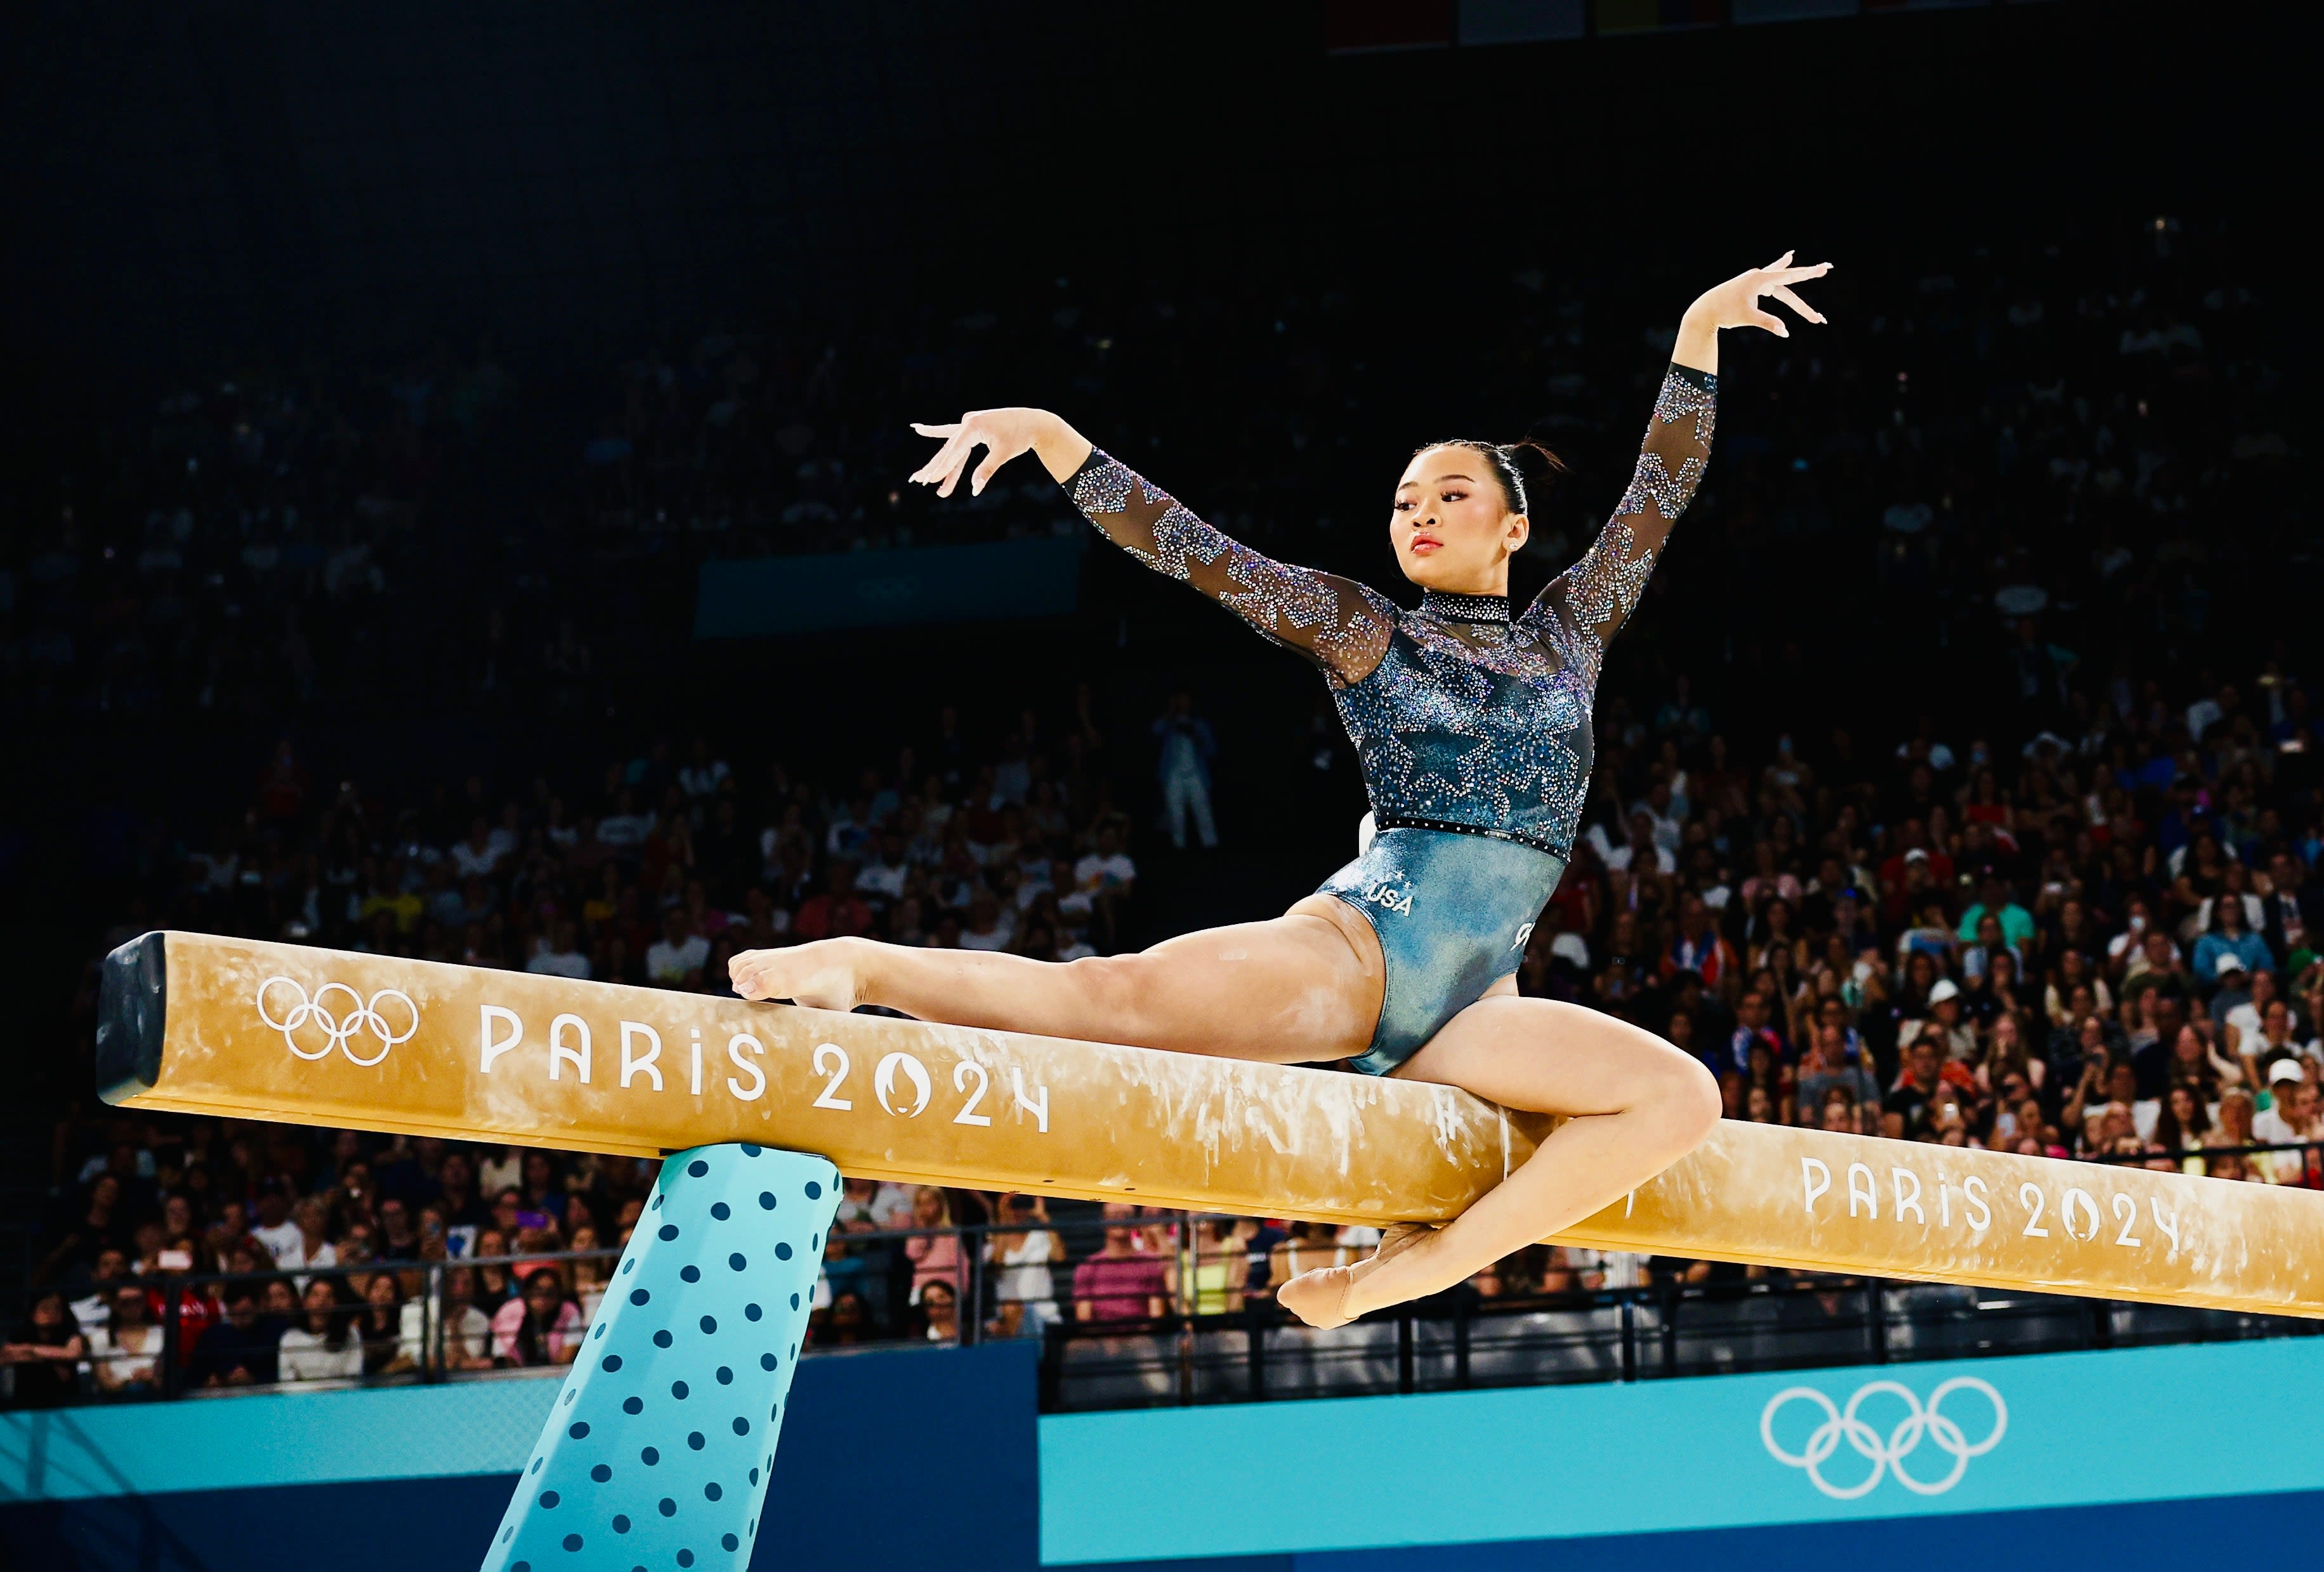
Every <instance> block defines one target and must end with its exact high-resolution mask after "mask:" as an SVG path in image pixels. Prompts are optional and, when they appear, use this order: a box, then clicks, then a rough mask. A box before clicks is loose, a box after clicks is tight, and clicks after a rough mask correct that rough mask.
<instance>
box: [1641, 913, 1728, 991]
mask: <svg viewBox="0 0 2324 1572" xmlns="http://www.w3.org/2000/svg"><path fill="white" fill-rule="evenodd" d="M1736 964H1737V963H1736V959H1735V947H1734V946H1733V945H1731V944H1729V943H1728V942H1727V938H1726V936H1725V935H1724V934H1722V933H1720V931H1719V929H1717V928H1716V927H1714V926H1713V925H1712V923H1711V907H1710V905H1709V903H1708V902H1705V901H1704V900H1703V898H1702V897H1701V896H1700V895H1695V894H1689V895H1688V896H1687V897H1686V899H1685V900H1684V901H1683V902H1681V903H1680V906H1679V909H1678V937H1677V938H1675V939H1672V940H1671V943H1670V948H1668V949H1666V950H1665V951H1664V952H1663V959H1662V966H1661V967H1660V968H1659V969H1660V970H1661V972H1662V976H1663V981H1664V982H1665V983H1667V982H1669V981H1670V980H1671V979H1672V978H1674V977H1675V976H1678V975H1679V974H1680V973H1681V972H1693V973H1695V974H1696V975H1697V976H1701V978H1702V985H1703V986H1704V987H1706V988H1709V989H1711V991H1712V992H1713V993H1716V992H1718V990H1719V988H1720V985H1722V984H1724V983H1725V982H1726V981H1727V979H1728V978H1729V977H1731V976H1734V975H1735V968H1736Z"/></svg>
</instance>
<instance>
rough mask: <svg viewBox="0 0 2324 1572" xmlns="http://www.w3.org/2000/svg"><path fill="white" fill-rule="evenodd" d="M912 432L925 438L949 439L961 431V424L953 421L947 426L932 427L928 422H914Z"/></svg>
mask: <svg viewBox="0 0 2324 1572" xmlns="http://www.w3.org/2000/svg"><path fill="white" fill-rule="evenodd" d="M912 430H915V431H918V433H919V434H920V435H921V436H923V437H949V436H951V435H952V434H953V433H954V431H957V430H960V422H959V421H950V422H948V423H947V424H945V425H941V426H932V425H930V424H928V423H927V421H913V422H912Z"/></svg>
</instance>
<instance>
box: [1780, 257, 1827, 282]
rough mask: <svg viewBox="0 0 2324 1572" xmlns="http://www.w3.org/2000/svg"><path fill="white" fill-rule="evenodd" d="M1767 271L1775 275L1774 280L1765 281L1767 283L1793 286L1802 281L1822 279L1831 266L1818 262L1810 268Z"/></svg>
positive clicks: (1786, 268) (1784, 268) (1782, 268)
mask: <svg viewBox="0 0 2324 1572" xmlns="http://www.w3.org/2000/svg"><path fill="white" fill-rule="evenodd" d="M1767 271H1768V272H1770V273H1774V274H1775V277H1774V278H1772V279H1770V280H1768V281H1767V282H1769V283H1776V284H1795V283H1798V282H1800V281H1801V280H1802V279H1811V278H1821V277H1823V275H1824V274H1826V273H1830V272H1831V264H1830V263H1828V262H1819V263H1817V264H1815V265H1814V266H1812V267H1777V268H1770V269H1768V270H1767Z"/></svg>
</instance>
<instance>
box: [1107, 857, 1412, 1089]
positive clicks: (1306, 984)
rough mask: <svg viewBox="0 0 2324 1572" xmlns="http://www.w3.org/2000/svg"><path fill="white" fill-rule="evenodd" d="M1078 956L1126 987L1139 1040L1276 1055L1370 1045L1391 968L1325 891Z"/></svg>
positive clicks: (1345, 1052) (1289, 1058) (1328, 1055)
mask: <svg viewBox="0 0 2324 1572" xmlns="http://www.w3.org/2000/svg"><path fill="white" fill-rule="evenodd" d="M1073 964H1074V966H1084V967H1092V968H1097V969H1100V970H1101V971H1102V972H1103V973H1104V974H1105V975H1106V977H1107V984H1106V985H1107V986H1108V987H1109V988H1110V989H1116V990H1119V992H1118V994H1117V997H1118V999H1119V1001H1120V1013H1122V1015H1123V1016H1124V1018H1125V1024H1126V1027H1127V1029H1128V1030H1127V1031H1125V1036H1126V1037H1128V1040H1130V1041H1133V1042H1135V1043H1136V1044H1138V1045H1139V1046H1141V1047H1147V1048H1159V1049H1167V1050H1172V1051H1174V1052H1178V1053H1203V1054H1213V1055H1216V1056H1218V1057H1221V1058H1225V1059H1263V1060H1266V1061H1268V1062H1269V1063H1274V1064H1302V1063H1309V1062H1313V1061H1316V1060H1322V1059H1345V1058H1348V1057H1350V1056H1351V1055H1353V1054H1359V1053H1361V1052H1363V1051H1364V1050H1365V1048H1366V1047H1367V1046H1368V1045H1369V1043H1370V1041H1371V1036H1372V1028H1373V1027H1374V1026H1375V1025H1377V1024H1378V1022H1379V1010H1380V998H1381V991H1382V987H1383V985H1384V984H1383V979H1384V976H1385V972H1384V969H1383V966H1382V963H1381V959H1380V949H1379V938H1378V937H1377V936H1376V935H1374V934H1373V932H1372V930H1371V926H1370V924H1369V923H1367V922H1366V921H1364V920H1363V918H1362V917H1361V916H1360V915H1359V914H1358V913H1356V912H1355V911H1353V910H1352V909H1351V908H1349V907H1348V906H1346V905H1345V903H1344V902H1341V901H1339V900H1337V899H1336V898H1334V897H1333V896H1329V895H1311V896H1308V897H1307V898H1306V899H1305V900H1303V901H1301V902H1299V903H1298V904H1297V905H1296V906H1294V907H1292V909H1291V910H1290V911H1287V912H1286V913H1285V914H1284V915H1283V916H1281V917H1277V918H1272V919H1269V920H1267V921H1264V922H1238V923H1234V924H1231V926H1228V927H1225V928H1210V929H1203V930H1201V931H1199V932H1196V933H1186V934H1180V935H1179V936H1178V937H1177V938H1176V939H1165V940H1163V941H1162V942H1161V943H1160V944H1157V945H1156V946H1154V947H1153V948H1150V949H1147V950H1142V951H1140V952H1139V953H1138V954H1136V955H1130V956H1112V957H1103V958H1102V959H1100V958H1095V957H1093V958H1092V959H1090V960H1081V961H1075V962H1074V963H1073ZM1131 1032H1134V1033H1135V1035H1134V1036H1133V1035H1130V1033H1131Z"/></svg>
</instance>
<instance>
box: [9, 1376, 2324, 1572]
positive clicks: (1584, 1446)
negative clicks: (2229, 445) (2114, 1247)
mask: <svg viewBox="0 0 2324 1572" xmlns="http://www.w3.org/2000/svg"><path fill="white" fill-rule="evenodd" d="M1036 1360H1037V1349H1035V1348H1034V1347H1032V1346H1030V1345H1023V1344H1001V1345H988V1346H986V1347H983V1348H978V1349H972V1350H968V1351H966V1352H951V1351H922V1350H907V1351H896V1352H881V1353H871V1354H862V1355H844V1356H837V1357H825V1358H818V1359H810V1360H808V1361H807V1362H806V1363H805V1364H803V1365H802V1366H801V1367H800V1371H799V1374H798V1383H797V1385H796V1386H795V1387H794V1388H793V1390H792V1396H791V1407H790V1413H789V1418H788V1422H787V1424H786V1427H785V1432H784V1436H783V1439H782V1445H781V1447H780V1448H779V1451H778V1452H777V1455H776V1466H775V1478H774V1482H773V1486H772V1488H771V1489H770V1492H769V1494H768V1503H767V1511H768V1514H769V1518H770V1531H769V1532H767V1533H765V1534H763V1535H762V1536H761V1545H760V1549H759V1553H758V1555H757V1556H756V1557H755V1558H753V1565H754V1566H757V1567H769V1568H771V1567H776V1566H785V1567H801V1566H813V1567H838V1568H865V1569H870V1568H879V1569H881V1572H885V1569H887V1568H890V1567H893V1568H908V1569H911V1572H923V1569H925V1572H1003V1569H1006V1572H1032V1569H1033V1568H1034V1567H1037V1566H1040V1565H1044V1564H1047V1565H1051V1566H1058V1565H1074V1566H1080V1567H1090V1568H1102V1569H1103V1572H1133V1569H1134V1572H1536V1569H1547V1568H1553V1567H1554V1568H1560V1569H1563V1568H1568V1567H1583V1566H1585V1565H1586V1566H1589V1567H1593V1568H1617V1567H1618V1568H1619V1569H1620V1572H1661V1569H1663V1568H1670V1569H1671V1572H1678V1569H1679V1568H1680V1567H1686V1568H1688V1569H1689V1572H1699V1569H1700V1568H1701V1567H1704V1566H1706V1565H1718V1564H1721V1563H1723V1562H1724V1561H1726V1560H1728V1559H1729V1558H1741V1557H1748V1558H1753V1560H1754V1561H1755V1562H1756V1561H1757V1560H1759V1559H1761V1558H1768V1559H1772V1560H1774V1561H1775V1562H1776V1563H1777V1564H1781V1565H1788V1566H1793V1567H1810V1566H1815V1565H1819V1564H1822V1563H1826V1562H1829V1563H1832V1564H1839V1565H1851V1566H1852V1565H1867V1564H1877V1565H1878V1566H1879V1567H1880V1568H1881V1572H1922V1569H1923V1568H1925V1569H1927V1572H1940V1569H1942V1572H1960V1568H1961V1567H1964V1566H1974V1567H1978V1568H1979V1569H1980V1572H1990V1569H1991V1568H1995V1567H2003V1568H2013V1567H2028V1568H2032V1567H2041V1568H2043V1572H2054V1569H2055V1568H2057V1567H2063V1566H2101V1567H2107V1566H2111V1567H2148V1566H2168V1567H2171V1568H2172V1572H2190V1569H2199V1568H2208V1567H2227V1566H2229V1565H2233V1566H2235V1567H2237V1568H2238V1569H2239V1572H2240V1569H2242V1568H2246V1567H2248V1566H2249V1565H2250V1562H2251V1558H2252V1556H2253V1554H2254V1553H2255V1547H2259V1548H2262V1549H2263V1553H2264V1547H2265V1546H2267V1545H2270V1544H2274V1545H2277V1546H2279V1547H2280V1548H2287V1549H2289V1548H2292V1547H2294V1546H2295V1545H2296V1544H2301V1543H2305V1540H2301V1539H2300V1538H2299V1536H2298V1534H2297V1533H2296V1532H2293V1531H2292V1530H2291V1528H2290V1526H2289V1525H2293V1524H2298V1523H2302V1522H2310V1523H2312V1522H2313V1521H2316V1516H2315V1514H2316V1513H2317V1512H2319V1511H2324V1447H2316V1446H2313V1445H2310V1442H2309V1439H2308V1437H2309V1431H2310V1430H2312V1429H2313V1428H2314V1427H2313V1425H2312V1424H2310V1423H2309V1422H2308V1420H2307V1419H2305V1417H2304V1410H2301V1407H2300V1401H2301V1398H2303V1397H2305V1396H2309V1395H2312V1394H2314V1393H2316V1392H2319V1391H2324V1339H2316V1338H2301V1339H2285V1340H2281V1341H2275V1342H2264V1343H2240V1344H2218V1345H2208V1346H2192V1347H2174V1348H2153V1349H2142V1350H2131V1351H2124V1352H2117V1353H2111V1354H2067V1355H2043V1356H2037V1357H2029V1358H2020V1359H2001V1360H1983V1361H1974V1362H1958V1363H1946V1364H1900V1365H1890V1366H1886V1367H1880V1368H1873V1367H1860V1366H1859V1367H1854V1368H1849V1369H1841V1370H1827V1371H1810V1372H1795V1373H1788V1374H1777V1375H1748V1376H1722V1377H1711V1378H1703V1379H1692V1380H1683V1381H1670V1382H1648V1383H1645V1384H1640V1385H1636V1386H1619V1387H1604V1386H1601V1387H1564V1388H1535V1389H1530V1390H1523V1391H1511V1392H1471V1393H1456V1394H1444V1395H1439V1396H1429V1397H1413V1398H1382V1399H1341V1400H1337V1401H1316V1402H1293V1403H1280V1404H1264V1405H1238V1406H1231V1407H1222V1408H1213V1409H1193V1410H1156V1411H1147V1412H1127V1413H1107V1414H1081V1415H1053V1416H1050V1417H1047V1418H1043V1419H1036V1416H1035V1414H1034V1411H1033V1403H1034V1391H1035V1385H1036V1378H1037V1368H1036ZM556 1392H557V1383H556V1382H549V1381H509V1382H483V1383H471V1384H462V1385H456V1386H451V1387H444V1388H434V1389H389V1390H382V1391H374V1392H338V1393H329V1392H311V1393H289V1394H283V1395H281V1396H256V1397H240V1398H233V1399H227V1400H223V1401H189V1402H184V1403H180V1404H175V1405H170V1406H147V1407H142V1408H122V1409H84V1410H66V1411H64V1412H61V1413H56V1414H40V1415H23V1414H10V1415H0V1567H5V1568H8V1569H10V1572H14V1568H18V1567H22V1568H26V1569H28V1572H29V1569H32V1568H39V1569H41V1572H48V1569H50V1568H86V1569H88V1572H100V1569H102V1572H114V1569H115V1568H121V1569H124V1572H126V1569H129V1568H136V1569H138V1572H194V1569H198V1568H200V1569H210V1568H215V1569H217V1572H227V1569H232V1572H276V1569H277V1568H279V1569H281V1572H294V1569H295V1572H318V1568H319V1569H320V1572H374V1569H376V1572H416V1569H418V1568H429V1569H431V1572H432V1569H434V1568H438V1567H452V1568H460V1567H473V1566H474V1565H475V1561H476V1559H477V1558H479V1557H480V1556H481V1554H482V1551H483V1549H484V1541H485V1540H486V1538H487V1537H488V1536H489V1534H490V1533H491V1531H492V1528H493V1523H494V1522H495V1521H497V1520H498V1518H499V1516H500V1513H501V1512H502V1510H503V1507H504V1506H505V1505H506V1503H507V1500H508V1492H509V1490H510V1488H511V1486H512V1483H513V1479H512V1473H511V1471H512V1469H513V1468H514V1467H515V1466H517V1464H518V1463H519V1462H520V1461H521V1459H522V1458H523V1456H525V1455H526V1453H527V1451H528V1449H529V1448H530V1446H531V1443H532V1440H533V1438H534V1436H535V1434H536V1433H537V1431H538V1429H539V1422H540V1419H541V1414H542V1411H543V1410H544V1409H545V1407H546V1405H547V1404H548V1403H549V1401H551V1400H552V1399H553V1398H554V1397H555V1394H556ZM1810 1394H1812V1395H1810ZM1932 1400H1933V1401H1932ZM2287 1401H2289V1404H2290V1406H2289V1407H2287V1406H2285V1405H2286V1403H2287ZM1827 1405H1829V1406H1828V1407H1827ZM1851 1409H1852V1410H1853V1417H1854V1420H1855V1423H1854V1424H1853V1425H1851V1424H1850V1423H1849V1417H1850V1411H1851ZM1916 1414H1917V1415H1918V1416H1919V1417H1918V1418H1917V1419H1916V1418H1915V1417H1914V1416H1915V1415H1916ZM1820 1432H1821V1434H1820ZM1810 1460H1812V1461H1813V1463H1814V1467H1813V1469H1812V1470H1811V1469H1810V1468H1809V1466H1807V1465H1808V1462H1809V1461H1810ZM1899 1465H1901V1466H1902V1469H1903V1473H1904V1477H1905V1478H1908V1479H1910V1480H1911V1481H1912V1484H1900V1483H1899V1480H1898V1466H1899ZM1916 1487H1917V1488H1916ZM778 1514H780V1519H778ZM775 1521H782V1522H783V1527H782V1530H781V1531H780V1532H774V1531H771V1527H772V1524H773V1522H775ZM2268 1525H2273V1527H2269V1526H2268ZM2277 1530H2283V1533H2289V1534H2291V1535H2292V1537H2291V1538H2289V1539H2287V1538H2284V1537H2283V1533H2278V1532H2277ZM2293 1553H2295V1554H2296V1553H2297V1552H2296V1549H2295V1550H2294V1551H2293ZM576 1572H595V1568H586V1569H584V1568H576Z"/></svg>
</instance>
